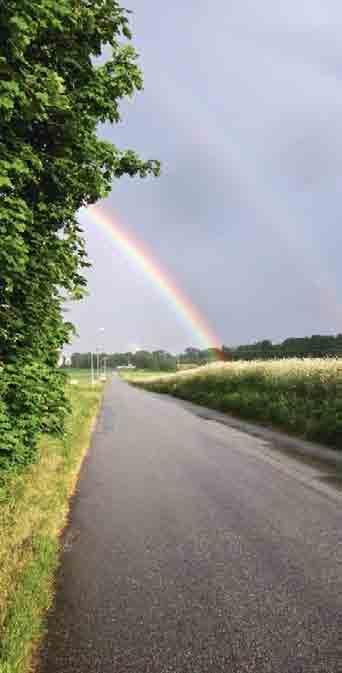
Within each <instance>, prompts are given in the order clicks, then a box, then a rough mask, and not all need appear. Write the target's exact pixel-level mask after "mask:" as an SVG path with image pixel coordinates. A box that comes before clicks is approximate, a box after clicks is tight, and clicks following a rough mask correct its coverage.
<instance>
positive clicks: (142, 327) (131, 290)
mask: <svg viewBox="0 0 342 673" xmlns="http://www.w3.org/2000/svg"><path fill="white" fill-rule="evenodd" d="M130 6H131V8H132V9H133V10H134V12H135V13H134V18H133V27H134V32H135V36H136V39H135V43H136V46H137V48H138V51H139V53H140V54H141V62H142V66H143V69H144V73H145V91H144V92H143V93H142V94H141V95H140V96H138V97H137V98H136V99H135V100H134V102H130V103H128V104H125V105H124V107H123V118H124V121H123V123H122V124H120V125H119V126H117V127H115V128H112V129H111V128H110V127H105V128H104V129H103V130H102V134H103V135H105V137H107V138H109V139H111V140H113V141H114V142H115V143H116V144H117V145H118V146H122V147H134V148H136V149H137V150H138V151H139V152H140V153H141V154H143V155H144V156H152V157H159V158H160V159H161V160H162V162H163V175H162V177H161V178H160V179H159V180H157V181H156V180H146V181H138V180H128V179H124V180H122V181H120V182H116V183H115V184H114V186H113V192H112V195H111V196H110V198H109V200H108V206H109V205H110V207H111V208H112V209H113V211H114V212H115V213H116V214H117V215H118V216H119V218H120V219H121V221H122V222H123V223H126V224H127V225H128V226H129V227H130V229H131V230H132V231H135V232H136V233H137V234H138V235H139V236H140V238H142V239H143V240H144V241H146V244H147V245H148V246H149V247H150V248H151V249H152V250H153V252H154V254H155V255H156V257H157V258H158V259H159V261H160V264H161V266H164V267H165V268H166V269H167V270H168V272H169V273H170V274H171V275H172V276H173V277H174V278H175V279H176V281H177V283H178V285H179V286H180V287H181V288H182V289H183V290H184V291H185V292H186V293H187V294H188V295H189V296H190V297H191V298H192V300H193V302H194V304H195V305H197V306H198V308H199V309H200V311H201V312H202V313H203V314H204V315H206V316H207V318H208V321H209V322H210V323H211V325H212V326H213V328H214V330H215V331H216V333H217V334H218V335H219V336H220V338H221V339H222V341H224V342H225V343H237V342H246V341H249V340H252V339H259V338H265V337H270V338H273V339H280V338H284V337H286V336H288V335H300V334H310V333H315V332H316V333H317V332H331V331H342V302H341V300H340V295H341V285H342V277H341V271H340V261H339V256H340V253H339V251H340V249H341V242H342V241H341V238H342V237H341V231H342V229H341V183H342V179H341V176H342V46H341V27H342V6H341V5H340V3H339V2H335V1H332V0H330V1H329V0H327V1H326V2H325V3H322V2H321V1H319V2H318V0H316V2H315V1H314V0H310V2H309V1H307V2H304V1H303V2H301V3H298V2H297V1H295V0H288V2H287V3H274V1H272V2H271V0H258V1H256V0H253V1H252V0H249V1H248V0H236V1H234V0H231V1H230V2H227V1H226V0H224V1H223V0H218V1H217V2H216V3H211V2H209V1H208V0H207V1H204V0H201V1H198V0H196V2H195V1H194V0H193V1H191V2H190V1H189V2H187V3H186V7H184V3H183V2H180V1H178V2H173V3H169V4H168V5H167V7H165V8H163V10H162V11H160V3H157V2H156V1H155V0H144V3H141V2H138V1H137V0H134V2H133V0H131V2H130ZM86 234H87V239H88V244H89V250H90V255H91V258H92V260H93V263H94V267H93V270H92V272H91V273H90V277H89V289H90V296H89V298H88V299H87V300H86V302H85V303H84V305H83V306H79V307H76V308H73V309H72V312H71V313H72V316H73V317H74V318H75V321H76V322H77V325H78V328H79V332H80V337H81V338H80V340H79V341H78V342H76V343H75V347H76V346H77V347H79V348H88V347H89V345H90V343H91V342H93V341H94V338H95V337H94V334H95V333H96V326H104V327H105V335H106V336H105V337H103V338H104V340H105V346H106V348H108V349H109V348H118V349H123V348H126V347H127V346H129V345H132V344H136V345H141V346H146V347H154V346H155V347H166V348H170V349H173V350H177V349H179V348H182V347H184V346H185V345H187V344H189V343H190V342H192V343H194V344H195V343H196V338H195V335H192V334H191V331H190V330H189V327H188V326H186V325H184V324H183V323H182V321H181V320H180V319H179V317H178V316H177V315H176V314H175V313H174V311H173V310H172V309H171V308H170V306H169V305H168V303H167V301H165V298H164V297H162V296H161V295H160V294H159V293H158V290H157V289H156V287H155V286H154V285H153V283H151V281H149V280H148V279H146V278H145V277H144V276H143V274H142V273H141V271H140V270H139V269H137V268H136V267H135V266H134V264H132V262H131V261H130V260H129V259H127V258H125V257H124V256H123V254H122V253H121V252H119V251H117V250H115V248H114V247H113V248H111V246H109V245H108V239H106V236H105V234H104V233H103V232H102V231H101V230H100V229H99V228H98V227H96V226H93V227H89V226H88V225H87V228H86Z"/></svg>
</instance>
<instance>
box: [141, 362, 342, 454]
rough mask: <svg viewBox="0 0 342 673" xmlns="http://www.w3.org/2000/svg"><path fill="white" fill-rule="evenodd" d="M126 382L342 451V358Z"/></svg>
mask: <svg viewBox="0 0 342 673" xmlns="http://www.w3.org/2000/svg"><path fill="white" fill-rule="evenodd" d="M130 380H131V381H132V382H133V383H134V384H135V385H140V386H143V387H144V388H146V389H147V390H151V391H155V392H159V393H168V394H171V395H174V396H176V397H180V398H182V399H186V400H190V401H192V402H195V403H197V404H202V405H204V406H207V407H211V408H213V409H218V410H220V411H223V412H227V413H228V412H229V413H232V414H235V415H237V416H240V417H242V418H246V419H250V420H255V421H258V422H260V423H263V424H267V425H270V426H274V427H278V428H280V429H283V430H286V431H287V432H289V433H292V434H295V435H298V436H300V437H304V438H306V439H311V440H315V441H318V442H321V443H325V444H327V445H329V446H332V447H334V448H335V449H339V450H341V449H342V360H340V359H304V360H302V359H297V358H296V359H289V360H267V361H260V360H257V361H251V362H246V361H240V362H226V363H218V362H216V363H213V364H210V365H207V366H205V367H199V368H197V369H192V370H185V371H180V372H177V373H175V374H163V375H160V374H159V375H158V374H155V375H153V374H151V373H150V374H148V375H147V376H146V377H144V376H143V375H141V374H140V375H139V376H138V377H136V378H134V374H131V375H130Z"/></svg>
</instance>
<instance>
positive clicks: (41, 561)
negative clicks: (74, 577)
mask: <svg viewBox="0 0 342 673" xmlns="http://www.w3.org/2000/svg"><path fill="white" fill-rule="evenodd" d="M69 395H70V399H71V405H72V414H71V415H70V417H69V420H68V426H67V433H66V436H65V438H64V439H63V440H54V439H51V438H45V437H44V438H43V439H42V441H41V443H40V456H39V459H38V461H37V462H36V464H34V465H31V466H30V467H28V468H27V469H25V470H24V471H22V472H20V473H18V472H13V473H10V474H7V475H6V478H3V479H2V487H1V489H0V673H26V671H28V669H29V664H30V661H31V656H32V652H33V651H34V646H35V644H36V642H37V641H38V640H39V637H40V635H41V633H42V626H43V617H44V613H45V611H46V609H47V608H48V607H49V605H50V603H51V600H52V596H53V576H54V571H55V569H56V566H57V562H58V553H59V532H60V531H61V529H62V528H63V526H64V524H65V521H66V517H67V513H68V502H69V497H70V495H71V493H72V491H73V489H74V487H75V484H76V481H77V477H78V473H79V469H80V465H81V462H82V458H83V456H84V454H85V451H86V449H87V447H88V445H89V440H90V434H91V429H92V425H93V422H94V419H95V416H96V413H97V410H98V408H99V404H100V399H101V395H102V387H101V386H90V385H89V384H88V383H87V382H83V383H79V385H77V386H69ZM3 477H4V476H3Z"/></svg>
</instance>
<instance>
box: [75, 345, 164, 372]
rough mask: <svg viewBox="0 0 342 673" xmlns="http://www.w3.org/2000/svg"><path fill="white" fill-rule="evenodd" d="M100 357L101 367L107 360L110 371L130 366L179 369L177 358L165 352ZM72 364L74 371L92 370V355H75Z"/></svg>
mask: <svg viewBox="0 0 342 673" xmlns="http://www.w3.org/2000/svg"><path fill="white" fill-rule="evenodd" d="M99 357H100V364H101V366H102V363H103V361H104V358H106V364H107V368H108V369H115V368H116V367H125V366H126V365H128V364H130V365H134V367H136V368H137V369H149V370H151V371H173V370H176V368H177V358H176V357H175V356H174V355H171V353H168V352H167V351H164V350H158V351H153V352H152V353H150V352H149V351H145V350H140V351H136V352H135V353H130V352H128V353H111V354H107V353H100V354H99ZM71 364H72V368H73V369H90V367H91V354H90V353H73V355H72V356H71ZM95 365H96V362H95Z"/></svg>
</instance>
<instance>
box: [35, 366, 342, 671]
mask: <svg viewBox="0 0 342 673" xmlns="http://www.w3.org/2000/svg"><path fill="white" fill-rule="evenodd" d="M320 478H321V474H320V471H319V470H318V468H317V467H315V466H313V465H308V464H303V463H300V462H297V461H295V460H294V459H293V458H291V457H289V456H286V455H282V454H280V453H279V452H276V451H274V450H273V452H272V446H270V444H269V443H266V442H264V441H262V440H260V439H257V438H255V437H251V436H249V435H247V434H244V433H242V432H239V431H237V430H234V429H231V428H228V427H226V426H224V425H221V424H219V423H215V422H210V421H206V420H204V419H203V418H199V417H198V416H196V415H195V414H194V413H192V412H191V411H190V410H189V409H188V408H183V407H182V406H181V405H180V404H177V403H175V402H174V401H172V400H169V399H167V398H159V397H157V396H154V395H151V394H149V393H145V392H143V391H141V390H137V389H134V388H132V387H129V386H128V385H127V384H125V383H123V382H121V381H120V380H118V379H115V380H113V382H112V383H111V384H110V385H109V386H108V387H107V391H106V394H105V399H104V404H103V408H102V412H101V416H100V418H99V422H98V425H97V429H96V431H95V433H94V437H93V443H92V447H91V449H90V451H89V454H88V457H87V458H86V460H85V462H84V465H83V469H82V473H81V479H80V482H79V488H78V491H77V494H76V496H75V498H74V500H73V504H72V510H71V517H70V524H69V526H68V528H67V530H66V532H65V535H64V553H63V556H62V562H61V568H60V572H59V576H58V582H57V594H56V602H55V605H54V607H53V609H52V610H51V613H50V615H49V619H48V633H47V637H46V640H45V643H44V645H43V648H42V652H41V664H40V667H39V671H40V673H78V672H79V673H216V672H218V671H225V672H227V673H244V672H246V673H247V672H248V673H252V672H258V673H259V672H260V673H263V672H269V673H301V672H304V671H305V672H307V673H318V672H319V673H323V672H325V673H338V672H342V516H341V512H342V500H341V499H340V498H341V494H340V495H339V494H338V492H337V491H336V492H335V491H334V490H333V489H330V488H328V487H327V488H325V489H323V490H322V489H320V484H321V483H322V482H321V479H320Z"/></svg>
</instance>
